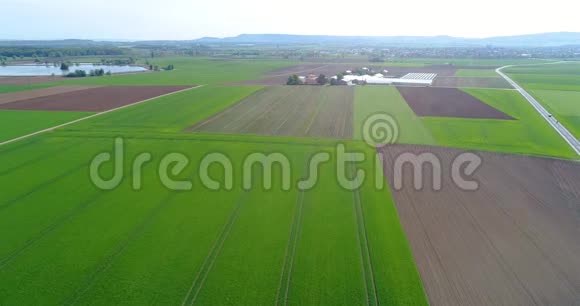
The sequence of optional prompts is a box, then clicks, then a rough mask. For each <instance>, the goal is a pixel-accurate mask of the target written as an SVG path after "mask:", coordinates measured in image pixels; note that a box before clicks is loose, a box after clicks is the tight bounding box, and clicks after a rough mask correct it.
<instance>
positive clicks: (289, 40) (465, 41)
mask: <svg viewBox="0 0 580 306" xmlns="http://www.w3.org/2000/svg"><path fill="white" fill-rule="evenodd" d="M192 44H206V45H210V44H214V45H215V44H238V45H239V44H258V45H264V44H268V45H331V46H384V47H397V46H400V47H484V46H494V47H557V46H567V45H575V46H580V33H579V32H554V33H541V34H529V35H517V36H498V37H488V38H462V37H452V36H331V35H291V34H241V35H238V36H235V37H225V38H216V37H203V38H200V39H195V40H150V41H132V42H131V41H127V40H118V41H115V40H114V39H111V40H106V41H104V40H83V39H65V40H2V39H1V38H0V47H11V46H19V47H25V46H28V47H39V46H42V47H73V46H75V47H79V46H87V47H88V46H103V45H105V46H125V45H146V46H171V45H192Z"/></svg>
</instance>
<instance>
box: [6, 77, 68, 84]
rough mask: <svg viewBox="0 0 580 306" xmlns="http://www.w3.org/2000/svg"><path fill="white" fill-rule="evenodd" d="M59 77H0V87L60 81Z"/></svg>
mask: <svg viewBox="0 0 580 306" xmlns="http://www.w3.org/2000/svg"><path fill="white" fill-rule="evenodd" d="M62 79H63V78H62V77H60V76H27V77H0V85H30V84H39V83H48V82H55V81H61V80H62Z"/></svg>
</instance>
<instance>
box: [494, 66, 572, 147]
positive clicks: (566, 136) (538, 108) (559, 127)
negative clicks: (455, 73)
mask: <svg viewBox="0 0 580 306" xmlns="http://www.w3.org/2000/svg"><path fill="white" fill-rule="evenodd" d="M508 67H514V65H508V66H503V67H500V68H498V69H496V70H495V72H497V73H498V74H499V75H501V77H502V78H504V79H505V80H506V81H507V82H508V83H510V84H511V85H512V86H513V87H514V88H515V89H516V90H517V91H518V92H519V93H520V94H521V95H522V96H524V98H526V100H528V102H530V104H531V105H532V106H533V107H534V108H535V109H536V111H538V113H540V115H542V117H543V118H544V119H545V120H546V121H547V122H548V123H549V124H550V125H551V126H552V127H553V128H554V129H555V130H556V132H558V134H560V136H562V138H564V140H565V141H566V142H567V143H568V144H569V145H570V147H571V148H572V149H573V150H574V151H575V152H576V154H578V155H580V141H578V139H576V137H574V135H572V133H570V131H568V129H567V128H566V127H564V126H563V125H562V124H561V123H560V122H559V121H558V120H557V119H556V118H555V117H554V116H553V115H552V114H550V112H548V111H547V110H546V109H545V108H544V107H543V106H542V105H541V104H540V103H539V102H538V101H536V99H534V97H532V95H530V94H529V93H527V92H526V91H525V90H524V89H523V88H522V87H521V86H520V85H518V84H517V83H516V82H514V81H513V80H512V79H511V78H510V77H508V76H507V75H505V74H504V73H503V72H501V70H502V69H504V68H508Z"/></svg>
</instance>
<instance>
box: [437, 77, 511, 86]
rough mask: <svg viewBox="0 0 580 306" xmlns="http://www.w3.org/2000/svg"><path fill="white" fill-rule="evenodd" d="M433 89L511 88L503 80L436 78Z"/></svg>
mask: <svg viewBox="0 0 580 306" xmlns="http://www.w3.org/2000/svg"><path fill="white" fill-rule="evenodd" d="M433 87H453V88H457V87H475V88H506V89H508V88H510V89H511V88H513V87H512V86H511V85H510V84H509V83H508V82H506V80H504V79H503V78H478V77H454V76H441V77H440V76H437V77H436V78H435V80H434V81H433Z"/></svg>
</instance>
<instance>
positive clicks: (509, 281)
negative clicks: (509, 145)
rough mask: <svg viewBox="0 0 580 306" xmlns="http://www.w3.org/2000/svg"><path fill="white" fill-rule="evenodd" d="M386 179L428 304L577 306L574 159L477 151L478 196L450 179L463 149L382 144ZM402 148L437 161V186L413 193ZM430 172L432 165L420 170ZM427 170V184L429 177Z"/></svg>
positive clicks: (578, 220) (579, 195)
mask: <svg viewBox="0 0 580 306" xmlns="http://www.w3.org/2000/svg"><path fill="white" fill-rule="evenodd" d="M379 151H380V152H383V153H384V154H385V157H386V158H385V160H386V162H385V173H386V176H387V178H388V181H389V183H390V184H391V188H392V190H393V196H394V199H395V202H396V207H397V210H398V213H399V217H400V220H401V223H402V225H403V227H404V229H405V232H406V234H407V238H408V240H409V242H410V244H411V248H412V251H413V256H414V258H415V261H416V263H417V267H418V269H419V272H420V275H421V278H422V280H423V284H424V286H425V290H426V292H427V295H428V298H429V301H430V304H431V305H534V304H542V305H575V304H577V303H578V301H580V256H578V254H580V238H579V237H580V235H579V233H580V163H578V162H569V161H561V160H554V159H544V158H535V157H527V156H516V155H507V154H496V153H488V152H477V154H478V155H479V156H480V157H481V158H482V160H483V163H482V165H481V167H480V168H479V169H478V170H477V171H476V172H475V173H474V174H473V176H472V179H475V180H477V181H478V182H479V189H478V190H477V191H463V190H461V189H459V188H458V187H456V186H455V184H454V183H453V181H452V179H451V177H450V172H451V171H450V169H451V166H450V165H451V163H452V161H453V159H454V157H455V156H457V155H458V154H460V153H461V151H460V150H455V149H447V148H435V147H426V146H406V145H396V146H388V147H386V148H382V149H380V150H379ZM404 152H413V153H415V154H419V153H425V152H431V153H433V154H435V155H436V156H437V157H439V159H440V160H441V165H442V173H443V180H442V182H443V184H442V186H443V188H442V190H440V191H433V190H432V189H431V179H426V180H425V181H424V182H425V183H426V184H425V188H423V189H422V190H420V191H416V190H415V189H414V187H413V184H412V175H411V173H412V169H411V167H410V166H406V167H405V168H404V171H403V178H404V180H403V182H404V184H403V188H402V189H401V190H399V191H397V190H395V187H394V185H393V182H394V180H395V178H394V175H393V173H394V172H393V164H394V160H396V158H397V157H398V156H399V155H400V154H402V153H404ZM426 168H427V169H429V168H430V167H426ZM428 172H429V171H425V172H424V174H425V175H424V178H427V177H430V175H431V174H430V173H428Z"/></svg>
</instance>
